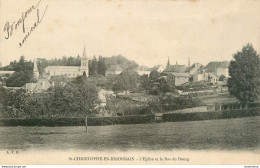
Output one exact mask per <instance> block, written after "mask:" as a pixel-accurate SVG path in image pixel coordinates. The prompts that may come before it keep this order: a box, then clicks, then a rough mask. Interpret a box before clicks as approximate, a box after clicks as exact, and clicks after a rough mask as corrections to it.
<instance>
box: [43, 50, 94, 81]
mask: <svg viewBox="0 0 260 168" xmlns="http://www.w3.org/2000/svg"><path fill="white" fill-rule="evenodd" d="M44 72H45V74H46V75H48V76H49V78H50V77H52V76H67V77H70V78H74V77H76V76H79V75H83V73H84V72H85V73H86V76H88V74H89V68H88V58H87V55H86V49H85V47H84V50H83V56H82V57H81V65H80V66H48V67H46V68H45V69H44Z"/></svg>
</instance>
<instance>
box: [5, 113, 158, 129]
mask: <svg viewBox="0 0 260 168" xmlns="http://www.w3.org/2000/svg"><path fill="white" fill-rule="evenodd" d="M87 121H88V125H89V126H98V125H117V124H143V123H151V122H154V115H146V116H122V117H89V118H88V120H87ZM0 126H46V127H59V126H85V118H30V119H23V118H18V119H0Z"/></svg>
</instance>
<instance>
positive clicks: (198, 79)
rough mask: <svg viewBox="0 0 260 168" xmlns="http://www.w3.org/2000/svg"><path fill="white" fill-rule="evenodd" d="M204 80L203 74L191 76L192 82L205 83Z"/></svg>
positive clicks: (204, 75)
mask: <svg viewBox="0 0 260 168" xmlns="http://www.w3.org/2000/svg"><path fill="white" fill-rule="evenodd" d="M205 79H206V74H205V73H204V72H200V73H196V74H194V75H192V81H193V82H200V81H205Z"/></svg>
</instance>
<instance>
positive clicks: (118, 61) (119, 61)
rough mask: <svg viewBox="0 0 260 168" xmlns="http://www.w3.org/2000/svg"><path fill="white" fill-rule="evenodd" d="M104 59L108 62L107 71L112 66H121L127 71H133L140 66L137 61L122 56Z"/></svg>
mask: <svg viewBox="0 0 260 168" xmlns="http://www.w3.org/2000/svg"><path fill="white" fill-rule="evenodd" d="M104 59H105V62H106V69H107V68H109V67H110V66H111V65H119V66H120V67H123V68H124V69H125V70H133V69H134V68H136V67H137V66H138V64H137V63H136V62H135V61H129V60H128V59H127V58H125V57H124V56H122V55H117V56H112V57H106V58H104Z"/></svg>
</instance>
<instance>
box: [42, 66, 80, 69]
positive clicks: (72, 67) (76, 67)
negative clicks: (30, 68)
mask: <svg viewBox="0 0 260 168" xmlns="http://www.w3.org/2000/svg"><path fill="white" fill-rule="evenodd" d="M79 68H80V66H47V67H46V68H45V69H79Z"/></svg>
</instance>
